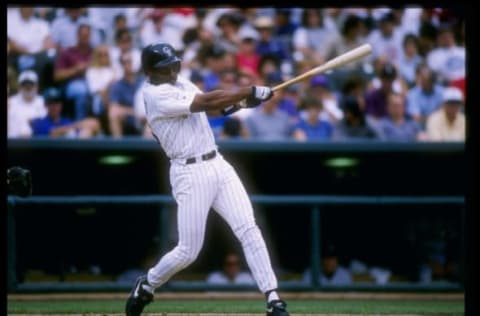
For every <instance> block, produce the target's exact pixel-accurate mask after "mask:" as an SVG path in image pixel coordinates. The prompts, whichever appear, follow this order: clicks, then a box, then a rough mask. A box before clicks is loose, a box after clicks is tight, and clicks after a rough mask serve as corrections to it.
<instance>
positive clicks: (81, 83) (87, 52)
mask: <svg viewBox="0 0 480 316" xmlns="http://www.w3.org/2000/svg"><path fill="white" fill-rule="evenodd" d="M76 34H77V38H78V42H77V44H76V45H75V46H72V47H69V48H66V49H64V50H62V51H61V52H60V54H59V55H58V57H57V60H56V62H55V70H54V79H55V81H56V82H58V83H59V84H61V85H62V86H63V89H64V91H65V97H66V99H67V101H69V102H71V103H73V106H74V117H75V119H76V120H80V119H83V118H85V117H86V116H87V114H88V110H89V109H88V106H89V95H90V94H89V91H88V86H87V80H86V77H85V73H86V71H87V68H88V66H89V64H90V59H91V56H92V52H93V48H92V46H91V44H90V34H91V29H90V26H88V25H87V24H80V25H79V26H78V29H77V31H76ZM70 35H71V34H70ZM68 110H71V109H68ZM69 112H70V111H69Z"/></svg>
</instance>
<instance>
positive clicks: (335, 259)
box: [303, 243, 353, 285]
mask: <svg viewBox="0 0 480 316" xmlns="http://www.w3.org/2000/svg"><path fill="white" fill-rule="evenodd" d="M320 255H321V267H320V279H319V280H318V281H319V283H320V284H321V285H350V284H352V283H353V279H352V275H351V273H350V271H349V270H348V269H347V268H345V267H343V266H341V265H340V262H339V255H338V251H337V249H336V247H335V246H334V245H333V244H331V243H327V244H326V245H325V246H324V247H323V249H322V252H321V253H320ZM303 282H305V283H308V284H310V283H311V282H312V272H311V271H310V269H306V270H305V272H304V273H303Z"/></svg>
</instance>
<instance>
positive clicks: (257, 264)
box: [148, 154, 277, 293]
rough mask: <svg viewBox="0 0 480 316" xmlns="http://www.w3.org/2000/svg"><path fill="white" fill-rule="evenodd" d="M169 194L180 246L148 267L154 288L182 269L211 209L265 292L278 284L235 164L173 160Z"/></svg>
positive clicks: (196, 245)
mask: <svg viewBox="0 0 480 316" xmlns="http://www.w3.org/2000/svg"><path fill="white" fill-rule="evenodd" d="M170 183H171V186H172V193H173V196H174V198H175V200H176V202H177V205H178V210H177V223H178V224H177V226H178V227H177V229H178V237H179V240H178V244H177V246H176V247H175V248H174V249H173V250H171V251H170V252H168V253H167V254H165V255H164V256H163V257H162V258H161V259H160V260H159V262H158V263H157V264H156V265H155V266H154V267H152V268H151V269H150V270H149V271H148V282H149V283H150V284H151V285H152V286H153V287H155V288H157V287H159V286H161V285H162V284H164V283H165V282H167V281H168V280H169V279H170V278H171V277H172V276H173V275H174V274H175V273H177V272H179V271H180V270H182V269H184V268H186V267H187V266H188V265H189V264H191V263H192V262H193V261H194V260H195V259H196V258H197V256H198V254H199V252H200V249H201V247H202V244H203V240H204V235H205V227H206V223H207V216H208V212H209V210H210V208H213V209H214V210H215V211H216V212H217V213H218V214H219V215H220V216H222V218H223V219H224V220H225V221H226V222H227V223H228V225H229V226H230V227H231V229H232V230H233V232H234V234H235V236H236V237H237V238H238V240H239V241H240V243H241V245H242V248H243V251H244V254H245V258H246V260H247V264H248V267H249V268H250V271H251V272H252V275H253V277H254V279H255V281H256V282H257V285H258V287H259V289H260V291H262V292H263V293H264V292H266V291H268V290H271V289H275V288H277V279H276V276H275V274H274V272H273V269H272V266H271V262H270V258H269V255H268V251H267V247H266V245H265V241H264V239H263V237H262V235H261V233H260V230H259V228H258V226H257V224H256V223H255V218H254V216H253V208H252V204H251V202H250V199H249V197H248V195H247V192H246V191H245V188H244V186H243V184H242V182H241V181H240V179H239V177H238V175H237V173H236V172H235V170H234V169H233V167H232V166H231V165H230V164H229V163H228V162H227V161H225V160H224V159H223V157H222V156H221V155H220V154H217V156H216V157H215V158H213V159H211V160H207V161H201V162H197V163H194V164H189V165H184V164H181V163H175V162H172V165H171V167H170Z"/></svg>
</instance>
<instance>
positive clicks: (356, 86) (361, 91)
mask: <svg viewBox="0 0 480 316" xmlns="http://www.w3.org/2000/svg"><path fill="white" fill-rule="evenodd" d="M365 86H366V82H365V80H364V79H363V78H362V77H360V76H350V78H348V79H347V80H346V81H345V83H344V84H343V86H342V90H341V96H342V100H343V99H344V98H346V97H354V98H355V99H357V101H358V104H359V106H360V108H361V109H362V110H363V111H365V108H366V103H365Z"/></svg>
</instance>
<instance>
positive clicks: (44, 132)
mask: <svg viewBox="0 0 480 316" xmlns="http://www.w3.org/2000/svg"><path fill="white" fill-rule="evenodd" d="M43 98H44V100H45V106H46V108H47V114H46V115H45V116H44V117H42V118H37V119H34V120H32V121H31V127H32V132H33V136H53V137H55V136H67V137H74V138H75V137H79V138H90V137H92V136H94V135H96V134H98V133H99V131H100V124H99V122H98V120H97V119H95V118H87V119H84V120H81V121H77V122H73V121H72V120H70V119H68V118H65V117H62V106H63V99H62V94H61V91H60V90H59V89H57V88H48V89H46V90H45V92H44V93H43Z"/></svg>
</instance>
